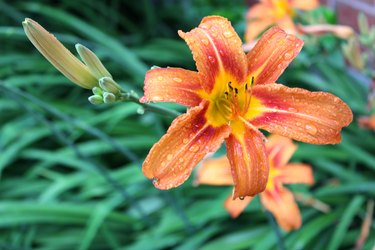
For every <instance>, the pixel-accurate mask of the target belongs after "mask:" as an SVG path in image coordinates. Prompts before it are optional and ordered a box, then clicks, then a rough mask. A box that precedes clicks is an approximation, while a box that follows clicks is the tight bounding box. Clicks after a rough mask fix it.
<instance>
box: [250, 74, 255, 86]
mask: <svg viewBox="0 0 375 250" xmlns="http://www.w3.org/2000/svg"><path fill="white" fill-rule="evenodd" d="M253 85H254V76H252V77H251V86H253Z"/></svg>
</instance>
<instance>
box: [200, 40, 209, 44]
mask: <svg viewBox="0 0 375 250" xmlns="http://www.w3.org/2000/svg"><path fill="white" fill-rule="evenodd" d="M201 42H202V43H203V44H204V45H208V43H209V42H208V40H207V39H201Z"/></svg>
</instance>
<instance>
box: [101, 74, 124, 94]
mask: <svg viewBox="0 0 375 250" xmlns="http://www.w3.org/2000/svg"><path fill="white" fill-rule="evenodd" d="M99 86H100V87H101V88H102V89H103V90H104V91H106V92H109V93H113V94H117V93H119V92H120V91H121V87H120V85H118V84H117V83H116V82H115V81H114V80H113V79H112V78H111V77H102V78H100V79H99Z"/></svg>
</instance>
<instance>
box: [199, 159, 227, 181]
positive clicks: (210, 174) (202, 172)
mask: <svg viewBox="0 0 375 250" xmlns="http://www.w3.org/2000/svg"><path fill="white" fill-rule="evenodd" d="M195 183H196V184H198V185H199V184H207V185H218V186H220V185H233V178H232V172H231V169H230V164H229V160H228V158H227V157H226V156H223V157H220V158H217V159H207V160H205V161H203V162H202V165H201V166H200V167H199V169H198V173H197V176H196V179H195Z"/></svg>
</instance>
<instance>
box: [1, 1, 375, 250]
mask: <svg viewBox="0 0 375 250" xmlns="http://www.w3.org/2000/svg"><path fill="white" fill-rule="evenodd" d="M10 3H11V4H10ZM235 3H236V4H234V3H233V1H146V0H141V1H117V0H114V1H87V0H78V1H67V0H62V1H57V2H56V1H49V0H40V1H32V3H31V2H27V1H7V2H5V1H0V12H1V15H0V25H1V27H0V39H1V46H0V55H1V56H0V112H1V116H0V124H1V126H0V178H1V179H0V197H1V198H0V249H40V250H42V249H43V250H47V249H51V250H52V249H53V250H56V249H82V250H83V249H169V248H174V249H179V250H185V249H207V250H208V249H259V250H266V249H276V248H277V246H280V245H283V246H284V247H285V249H325V248H326V247H327V246H328V248H329V249H351V248H353V247H354V246H355V244H356V241H357V239H358V238H359V236H360V233H361V224H362V223H363V220H364V218H365V215H366V203H367V201H369V200H371V199H374V198H375V191H374V190H375V174H374V170H375V168H374V167H375V156H374V152H375V140H374V132H371V131H368V130H364V129H362V128H360V127H359V126H358V125H357V118H358V117H359V116H361V115H368V114H367V110H366V98H367V92H368V86H369V82H368V81H369V80H368V79H367V78H365V77H363V76H362V75H361V74H359V73H358V72H356V71H354V70H352V69H350V70H348V68H347V67H346V66H345V61H344V59H343V56H342V53H341V50H340V48H341V47H340V45H341V43H342V41H339V40H338V39H336V38H334V37H332V36H323V37H321V38H315V37H306V38H305V41H306V46H305V48H304V50H303V52H302V53H301V54H300V55H299V56H298V58H297V59H296V60H295V62H293V64H292V65H291V66H290V67H289V68H288V69H287V70H286V72H285V74H284V75H283V77H282V78H281V79H280V80H279V82H281V83H285V84H286V85H289V86H294V87H297V86H298V87H303V88H307V89H310V90H314V91H318V90H324V91H328V92H331V93H333V94H336V95H337V96H339V97H340V98H342V99H343V100H344V101H346V102H347V103H348V104H349V105H350V106H351V108H352V109H353V111H354V113H355V119H354V122H353V124H352V125H351V126H350V127H348V128H345V129H344V130H343V132H342V135H343V141H342V143H341V144H340V145H333V146H319V145H307V144H302V143H300V144H299V150H298V151H297V153H296V154H295V155H294V157H293V159H292V161H295V162H305V163H308V164H311V165H312V166H313V167H314V175H315V179H316V185H315V186H313V187H312V188H311V189H307V188H300V187H298V186H296V187H291V188H293V190H298V192H302V193H303V195H304V196H306V197H313V198H314V199H318V200H320V201H322V202H324V203H325V204H327V205H328V206H329V207H330V208H331V210H330V212H328V213H326V214H324V213H322V212H320V211H317V210H316V209H315V208H313V207H311V206H310V205H308V204H300V208H301V212H302V215H303V223H304V224H303V227H302V228H301V229H300V230H297V231H294V232H291V233H285V232H281V239H279V238H278V237H277V236H276V234H275V231H274V229H275V228H273V227H272V226H271V224H270V223H269V221H268V220H267V216H266V215H265V213H264V211H263V210H262V209H261V207H260V204H259V201H258V199H255V200H254V202H253V203H252V204H251V205H250V206H248V207H247V208H246V211H245V212H244V213H243V214H242V215H241V216H240V217H239V218H238V219H236V220H232V219H231V218H230V216H229V215H228V214H227V212H226V211H225V209H224V207H223V202H224V200H225V199H226V197H227V196H228V195H229V194H230V192H231V188H230V187H208V186H200V187H193V186H192V179H193V176H192V177H191V178H190V179H189V181H187V182H186V183H185V184H184V185H182V186H181V187H179V188H177V189H174V190H169V191H160V190H157V189H155V188H154V187H153V185H152V183H151V181H150V180H148V179H146V178H145V177H144V176H143V175H142V172H141V165H142V160H143V159H144V157H145V156H146V154H147V153H148V150H149V149H150V147H151V146H152V145H153V144H154V143H155V142H156V141H157V140H158V139H159V138H160V137H161V135H163V134H164V133H165V131H166V129H167V128H168V126H169V124H170V122H171V120H172V119H171V117H163V116H160V115H157V114H153V113H151V112H146V113H145V114H143V115H139V114H138V113H137V110H138V106H137V105H136V104H132V103H125V104H113V105H110V104H107V105H104V106H99V107H98V106H92V105H90V103H89V102H88V101H87V98H88V97H89V96H90V95H91V92H90V91H85V90H83V89H80V88H78V87H77V86H75V85H73V84H71V83H69V81H68V80H67V79H66V78H64V77H63V76H61V75H60V74H59V72H57V71H56V70H55V69H54V68H53V67H52V66H51V65H50V64H49V63H48V62H47V61H46V60H45V59H44V58H43V57H42V56H41V55H39V53H38V52H37V51H36V50H35V48H34V47H33V46H32V45H31V43H30V42H29V41H28V40H27V38H26V36H25V35H24V33H23V30H22V26H21V21H22V20H23V19H24V18H25V17H30V18H33V19H34V20H36V21H37V22H39V23H40V24H41V25H43V26H44V27H45V28H46V29H47V30H49V31H50V32H52V33H54V34H55V35H56V37H58V38H59V39H60V41H62V43H64V44H65V45H66V46H67V47H68V48H69V49H70V50H71V51H74V44H75V43H81V44H83V45H85V46H87V47H88V48H90V49H91V50H93V51H94V52H95V53H96V54H97V55H98V56H99V57H100V59H101V60H102V61H103V63H104V65H105V66H106V68H107V69H108V70H109V71H110V72H111V73H112V75H113V76H114V78H115V79H116V80H117V81H118V83H119V84H120V85H121V86H122V87H123V88H124V89H126V90H134V91H136V92H138V93H139V94H140V95H141V93H142V86H143V77H144V73H145V72H146V70H147V69H148V68H149V67H151V66H153V65H158V66H178V67H184V68H190V69H194V67H195V66H194V62H193V59H192V56H191V54H190V51H189V50H188V48H187V46H186V45H185V44H184V42H183V41H182V39H179V38H178V36H177V30H178V29H181V30H184V31H187V30H189V29H191V28H193V27H195V26H196V25H197V24H198V23H199V21H200V20H201V18H202V17H203V16H205V15H212V14H220V15H224V16H227V17H228V18H230V19H231V21H232V23H233V25H234V27H236V29H237V30H238V32H239V33H240V34H243V32H244V28H245V27H244V23H245V21H244V17H245V13H246V7H245V5H244V3H243V2H242V1H235ZM52 6H53V7H52ZM311 16H312V17H311V18H313V19H314V18H315V19H319V20H320V19H325V20H326V21H327V22H329V23H334V22H335V17H334V13H332V11H329V10H327V9H325V8H321V9H320V10H317V11H316V12H314V13H312V14H311ZM322 16H323V17H322ZM160 106H163V107H167V108H170V109H176V110H178V111H181V112H183V111H184V109H183V108H182V107H180V106H176V105H171V104H165V105H160ZM374 229H375V223H374V222H372V224H371V230H370V234H369V237H368V239H367V241H366V243H365V246H364V248H363V249H371V247H372V246H373V244H374V243H375V241H374V239H375V233H374V232H375V230H374Z"/></svg>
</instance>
